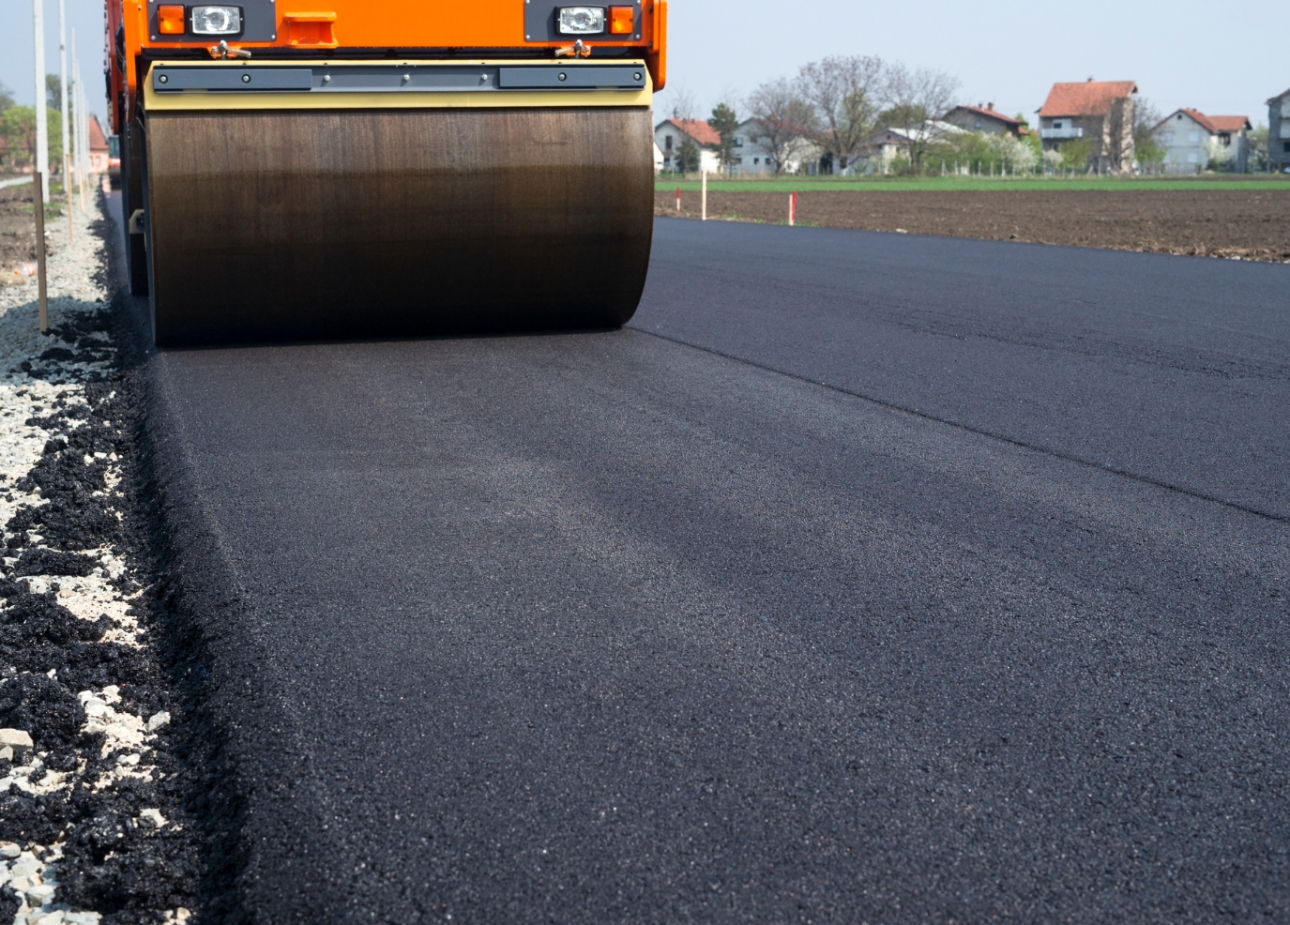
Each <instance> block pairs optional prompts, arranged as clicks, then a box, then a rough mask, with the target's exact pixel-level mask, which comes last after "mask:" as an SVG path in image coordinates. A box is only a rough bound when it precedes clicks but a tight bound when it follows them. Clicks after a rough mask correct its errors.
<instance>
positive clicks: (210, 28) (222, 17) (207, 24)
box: [193, 6, 242, 35]
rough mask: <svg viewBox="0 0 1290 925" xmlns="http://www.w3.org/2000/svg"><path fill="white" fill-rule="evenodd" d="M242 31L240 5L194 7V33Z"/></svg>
mask: <svg viewBox="0 0 1290 925" xmlns="http://www.w3.org/2000/svg"><path fill="white" fill-rule="evenodd" d="M241 31H242V8H241V7H240V6H195V7H193V34H194V35H237V34H238V33H239V32H241Z"/></svg>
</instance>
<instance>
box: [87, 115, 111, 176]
mask: <svg viewBox="0 0 1290 925" xmlns="http://www.w3.org/2000/svg"><path fill="white" fill-rule="evenodd" d="M88 141H89V143H90V173H98V174H104V173H107V172H108V140H107V135H106V134H105V133H104V131H103V126H101V125H99V117H98V116H90V130H89V138H88Z"/></svg>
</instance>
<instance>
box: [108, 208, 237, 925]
mask: <svg viewBox="0 0 1290 925" xmlns="http://www.w3.org/2000/svg"><path fill="white" fill-rule="evenodd" d="M104 211H105V213H106V212H107V209H106V208H105V209H104ZM104 220H105V231H106V237H107V238H108V240H109V273H110V279H109V285H108V289H109V291H113V292H114V293H115V295H114V296H113V297H112V305H111V311H112V315H113V320H112V333H113V337H114V340H115V341H116V346H117V349H118V356H119V362H120V365H121V368H122V371H123V378H124V382H123V385H124V386H125V388H127V389H128V391H129V393H130V394H128V395H127V396H126V399H127V406H128V407H130V408H132V409H133V418H132V420H131V422H130V425H131V426H130V430H131V437H132V438H133V441H134V443H135V448H136V452H137V459H136V460H135V463H134V466H133V471H132V473H131V475H132V478H133V481H134V485H133V492H132V494H133V496H134V503H135V510H134V511H133V512H132V515H133V516H132V519H133V520H134V521H135V527H136V529H137V530H138V531H139V533H140V537H139V539H140V541H141V542H140V549H141V551H142V553H143V555H144V556H145V561H144V563H143V564H144V565H145V567H146V568H147V571H148V572H149V574H150V575H151V577H152V579H153V583H152V586H151V588H150V589H149V593H148V594H147V610H148V611H149V614H148V619H149V622H150V623H151V624H152V625H153V627H154V628H155V629H154V632H155V641H156V643H157V647H158V657H159V659H160V661H161V663H162V666H163V668H164V670H165V671H166V672H167V673H168V674H169V676H170V680H171V685H172V688H173V690H174V692H175V694H176V696H177V697H178V699H179V700H180V702H181V703H182V705H183V715H184V721H183V723H182V725H181V729H180V730H179V736H178V742H177V745H178V749H177V750H178V752H179V757H180V758H181V760H183V761H184V763H185V765H186V766H187V767H188V769H189V771H190V773H191V775H192V780H191V783H192V791H191V796H190V800H191V805H190V809H191V811H192V814H193V816H194V818H196V819H197V820H198V825H199V828H200V832H199V833H198V843H199V844H198V847H199V851H200V856H201V861H202V877H201V883H200V887H199V892H198V896H197V903H196V908H195V909H194V910H193V911H194V913H195V915H194V919H193V925H243V923H249V922H252V921H254V917H253V916H252V915H251V914H250V913H249V911H248V910H247V908H246V907H245V905H244V904H243V902H242V893H241V890H240V889H239V885H240V883H241V882H242V880H243V876H244V873H245V871H246V870H247V867H248V852H247V849H246V845H245V841H244V839H243V833H244V831H245V826H244V821H245V815H246V801H245V797H244V793H245V791H244V789H243V787H242V783H243V779H242V775H240V774H239V773H238V767H239V762H238V760H237V756H236V755H235V754H234V753H233V751H232V750H231V749H230V747H229V742H230V741H231V737H230V736H229V727H228V725H227V724H226V722H225V721H224V720H223V719H222V717H226V716H228V715H230V714H229V713H228V712H227V711H226V710H221V709H220V708H219V703H220V694H219V692H220V691H221V690H228V689H229V688H228V685H227V683H221V681H225V682H226V681H227V680H228V679H227V678H221V677H219V672H218V670H217V669H216V668H215V667H214V666H217V665H221V664H225V665H227V664H229V662H228V660H227V659H223V658H220V652H221V650H222V649H226V648H227V646H229V645H232V644H237V643H236V642H235V641H234V640H232V639H230V638H225V639H222V640H221V639H220V638H219V637H218V636H217V635H213V634H212V633H211V632H210V631H209V627H210V625H211V622H210V621H209V620H207V619H203V615H205V614H208V613H211V612H212V611H213V612H214V613H215V614H218V615H221V616H222V618H224V619H227V618H228V617H230V616H232V613H231V612H230V611H234V610H240V609H241V601H240V597H239V595H237V594H236V593H235V592H233V591H232V590H231V589H234V588H235V587H236V585H235V583H234V581H233V575H232V572H231V569H230V568H229V567H228V563H227V561H226V559H225V557H224V556H223V555H222V553H221V552H220V549H219V544H218V542H217V541H216V539H215V537H214V535H213V533H212V531H211V530H210V529H209V528H208V526H207V524H206V521H205V518H204V517H203V516H202V514H201V512H200V508H199V506H197V505H194V504H191V503H188V500H187V499H192V498H194V497H195V496H196V494H195V486H194V485H193V484H192V482H191V478H190V467H189V466H188V465H187V464H186V463H185V461H184V456H183V453H182V451H181V449H180V442H179V441H178V440H177V439H176V438H175V436H174V435H175V427H176V425H175V420H174V416H173V412H172V411H171V406H170V400H169V398H168V395H167V391H166V388H165V385H164V382H163V381H162V375H161V369H160V364H159V362H158V359H159V358H158V354H157V351H156V350H155V348H153V347H152V332H151V320H150V310H149V303H148V301H147V300H146V299H139V298H136V297H134V296H132V295H131V294H130V293H129V290H128V283H127V277H126V266H125V254H124V251H123V241H122V236H121V234H120V226H119V224H117V222H116V221H115V219H114V217H113V216H111V215H110V214H105V216H104ZM230 622H231V623H234V624H237V623H240V621H238V620H236V619H234V620H231V621H230ZM230 635H231V634H230Z"/></svg>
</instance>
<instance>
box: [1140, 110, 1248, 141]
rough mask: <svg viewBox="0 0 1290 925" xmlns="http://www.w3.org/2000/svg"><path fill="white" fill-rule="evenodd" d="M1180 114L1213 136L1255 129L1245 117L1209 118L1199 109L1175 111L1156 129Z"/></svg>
mask: <svg viewBox="0 0 1290 925" xmlns="http://www.w3.org/2000/svg"><path fill="white" fill-rule="evenodd" d="M1178 113H1182V114H1183V115H1185V116H1187V117H1188V118H1189V119H1191V120H1192V121H1193V122H1195V123H1196V124H1197V125H1199V126H1200V127H1201V128H1203V129H1204V130H1205V131H1207V132H1209V133H1210V134H1211V135H1218V134H1220V133H1226V134H1236V133H1239V132H1241V131H1243V130H1245V129H1249V128H1253V126H1252V125H1251V124H1250V120H1249V119H1247V118H1246V117H1245V116H1207V115H1205V114H1204V113H1203V112H1201V111H1200V110H1199V109H1178V110H1175V111H1174V112H1173V113H1171V114H1170V115H1169V116H1168V117H1167V118H1165V119H1163V120H1161V122H1160V123H1159V125H1157V126H1156V128H1160V126H1162V125H1164V124H1165V123H1166V122H1168V121H1169V120H1170V119H1172V118H1173V117H1174V116H1176V115H1178Z"/></svg>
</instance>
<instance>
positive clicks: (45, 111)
mask: <svg viewBox="0 0 1290 925" xmlns="http://www.w3.org/2000/svg"><path fill="white" fill-rule="evenodd" d="M43 7H44V0H32V3H31V9H32V13H34V14H35V20H36V21H35V24H34V31H35V33H36V35H35V38H36V165H35V167H34V168H33V169H35V170H38V171H40V173H41V177H42V179H41V184H40V196H41V201H42V202H49V107H48V105H47V104H46V102H45V100H46V98H47V97H48V96H49V94H48V93H47V92H46V91H45V11H44V9H43Z"/></svg>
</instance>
